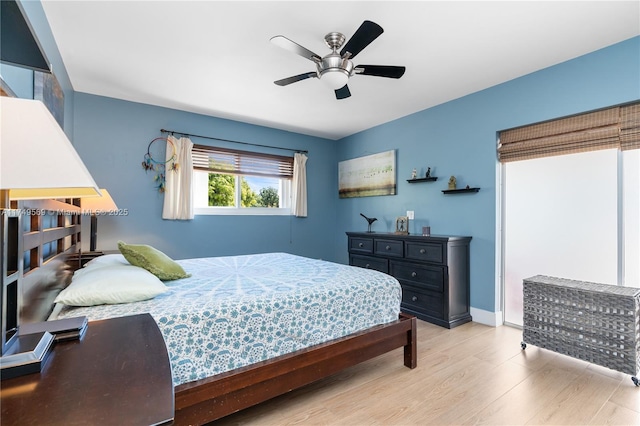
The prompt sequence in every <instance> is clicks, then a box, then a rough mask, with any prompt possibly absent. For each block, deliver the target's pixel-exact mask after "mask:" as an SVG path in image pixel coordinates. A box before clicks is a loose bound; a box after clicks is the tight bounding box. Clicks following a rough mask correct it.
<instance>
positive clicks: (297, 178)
mask: <svg viewBox="0 0 640 426" xmlns="http://www.w3.org/2000/svg"><path fill="white" fill-rule="evenodd" d="M292 201H293V214H294V215H295V216H296V217H307V156H306V155H304V154H300V153H298V152H296V153H295V154H294V155H293V200H292Z"/></svg>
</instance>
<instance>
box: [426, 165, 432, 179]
mask: <svg viewBox="0 0 640 426" xmlns="http://www.w3.org/2000/svg"><path fill="white" fill-rule="evenodd" d="M425 177H426V178H430V177H431V167H427V174H426V175H425Z"/></svg>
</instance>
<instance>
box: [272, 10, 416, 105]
mask: <svg viewBox="0 0 640 426" xmlns="http://www.w3.org/2000/svg"><path fill="white" fill-rule="evenodd" d="M383 32H384V30H383V29H382V27H381V26H380V25H378V24H376V23H375V22H371V21H364V22H363V23H362V25H360V27H359V28H358V29H357V30H356V32H355V34H353V36H352V37H351V39H350V40H349V41H348V42H347V44H345V45H344V47H342V44H343V43H344V42H345V36H344V35H343V34H341V33H338V32H331V33H329V34H327V35H326V36H325V37H324V41H325V42H326V43H327V46H329V48H330V49H331V50H332V52H331V53H329V54H328V55H326V56H324V57H321V56H320V55H317V54H315V53H313V52H312V51H310V50H309V49H307V48H305V47H302V46H300V45H299V44H298V43H296V42H294V41H291V40H289V39H288V38H286V37H284V36H281V35H277V36H275V37H272V38H271V42H273V43H274V44H275V45H277V46H280V47H282V48H283V49H286V50H290V51H291V52H293V53H296V54H298V55H300V56H302V57H303V58H307V59H309V60H310V61H312V62H313V63H315V64H316V71H311V72H307V73H304V74H299V75H294V76H293V77H288V78H283V79H282V80H277V81H274V83H275V84H277V85H278V86H286V85H288V84H291V83H295V82H297V81H301V80H306V79H307V78H319V79H320V80H321V81H323V82H325V83H326V84H327V85H328V86H329V87H331V88H332V89H333V90H334V91H335V93H336V98H337V99H345V98H348V97H349V96H351V92H350V91H349V87H348V86H347V82H348V81H349V78H350V77H351V76H353V75H355V74H362V75H372V76H376V77H387V78H400V77H402V75H403V74H404V71H405V67H397V66H391V65H356V66H354V65H353V62H352V61H351V60H352V59H353V58H355V56H356V55H357V54H358V53H360V52H361V51H362V50H363V49H364V48H365V47H367V46H368V45H369V44H370V43H371V42H372V41H373V40H375V39H376V38H378V37H379V36H380V34H382V33H383ZM341 47H342V50H340V53H338V49H340V48H341Z"/></svg>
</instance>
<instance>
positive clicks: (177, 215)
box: [162, 135, 193, 220]
mask: <svg viewBox="0 0 640 426" xmlns="http://www.w3.org/2000/svg"><path fill="white" fill-rule="evenodd" d="M167 139H168V142H167V156H166V160H167V163H166V167H165V192H164V206H163V208H162V218H163V219H172V220H190V219H193V192H192V185H191V179H192V175H193V161H192V159H191V149H192V148H193V143H192V142H191V140H190V139H189V138H180V139H176V138H175V137H174V136H172V135H170V136H169V137H168V138H167ZM172 144H173V146H172ZM174 152H175V156H176V158H175V160H174V161H175V163H176V164H177V167H176V168H172V164H173V163H174V161H169V160H170V159H171V157H172V156H173V155H174Z"/></svg>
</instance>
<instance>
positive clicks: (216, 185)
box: [192, 145, 293, 215]
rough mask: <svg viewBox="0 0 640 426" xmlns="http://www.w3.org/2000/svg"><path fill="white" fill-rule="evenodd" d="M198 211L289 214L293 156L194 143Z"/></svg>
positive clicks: (194, 170) (194, 171)
mask: <svg viewBox="0 0 640 426" xmlns="http://www.w3.org/2000/svg"><path fill="white" fill-rule="evenodd" d="M192 155H193V191H194V208H195V214H200V215H203V214H224V215H243V214H247V215H289V214H291V180H292V178H293V157H285V156H278V155H271V154H261V153H255V152H247V151H237V150H230V149H224V148H214V147H209V146H204V145H194V146H193V152H192Z"/></svg>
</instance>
